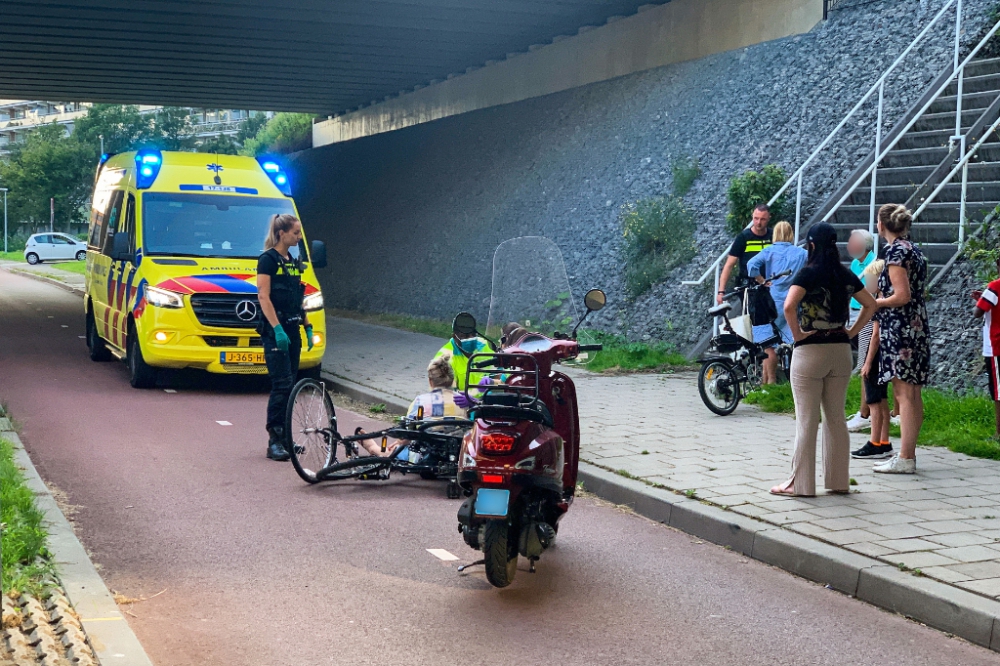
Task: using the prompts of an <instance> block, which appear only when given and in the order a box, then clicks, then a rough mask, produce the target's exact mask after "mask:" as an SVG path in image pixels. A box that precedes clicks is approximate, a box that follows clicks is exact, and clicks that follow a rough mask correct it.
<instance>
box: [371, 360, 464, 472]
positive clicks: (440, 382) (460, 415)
mask: <svg viewBox="0 0 1000 666" xmlns="http://www.w3.org/2000/svg"><path fill="white" fill-rule="evenodd" d="M427 383H428V385H429V386H430V391H428V392H427V393H421V394H420V395H418V396H417V397H416V398H414V399H413V402H411V403H410V407H409V409H407V410H406V419H407V420H408V421H417V420H421V421H442V420H448V419H464V418H465V417H466V414H465V410H464V409H462V408H461V407H459V406H458V404H457V403H456V402H455V398H456V396H457V395H458V394H457V393H455V391H453V390H452V385H453V384H454V383H455V372H454V370H452V367H451V355H450V354H442V355H441V356H435V357H434V358H433V359H432V360H431V362H430V365H428V366H427ZM361 432H363V431H359V432H358V434H361ZM361 445H362V446H363V447H364V448H365V451H367V452H368V453H370V454H371V455H373V456H388V455H392V453H393V452H394V451H395V450H396V448H397V447H398V446H401V445H402V446H405V445H406V440H399V441H397V442H393V443H392V444H391V445H389V446H387V447H386V450H385V452H384V453H383V452H382V443H381V442H376V441H375V440H372V439H364V440H361ZM400 455H401V456H405V455H406V451H403V452H402V453H401V454H400Z"/></svg>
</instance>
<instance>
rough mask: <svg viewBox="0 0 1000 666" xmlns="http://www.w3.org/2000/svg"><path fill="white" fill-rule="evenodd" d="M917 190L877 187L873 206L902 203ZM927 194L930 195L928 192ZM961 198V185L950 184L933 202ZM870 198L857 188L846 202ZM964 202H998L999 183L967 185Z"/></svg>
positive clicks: (864, 201)
mask: <svg viewBox="0 0 1000 666" xmlns="http://www.w3.org/2000/svg"><path fill="white" fill-rule="evenodd" d="M916 189H917V186H916V185H886V186H884V187H883V186H881V185H880V186H878V187H877V188H876V189H875V204H876V205H881V204H884V203H902V202H904V201H906V200H907V199H909V198H910V195H911V194H913V193H914V192H915V191H916ZM928 194H930V193H929V192H928ZM961 196H962V183H960V182H958V183H956V182H951V183H948V184H947V185H945V186H944V188H942V190H941V191H940V192H938V195H937V196H936V197H935V198H934V200H935V201H937V202H941V203H947V202H950V201H959V200H960V199H961ZM870 198H871V193H870V192H869V191H867V190H864V189H861V188H858V189H857V190H856V191H855V192H854V193H853V194H852V195H851V198H850V199H849V200H848V202H849V203H852V204H867V203H868V202H869V200H870ZM965 200H966V201H967V202H969V201H976V202H978V201H997V200H1000V182H995V181H989V182H985V183H969V184H968V187H967V189H966V194H965Z"/></svg>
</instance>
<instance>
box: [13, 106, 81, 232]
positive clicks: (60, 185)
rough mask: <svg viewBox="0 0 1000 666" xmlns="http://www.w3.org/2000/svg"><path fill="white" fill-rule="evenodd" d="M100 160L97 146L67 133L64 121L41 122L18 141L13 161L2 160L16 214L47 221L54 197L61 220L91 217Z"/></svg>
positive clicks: (15, 216)
mask: <svg viewBox="0 0 1000 666" xmlns="http://www.w3.org/2000/svg"><path fill="white" fill-rule="evenodd" d="M95 165H96V160H95V155H94V151H93V150H92V149H91V147H90V146H87V145H85V144H81V143H80V142H79V141H77V140H76V139H75V138H74V137H68V136H66V128H65V127H64V126H62V125H58V124H56V123H52V124H51V125H46V126H44V127H40V128H39V129H37V130H36V131H34V132H32V133H31V134H29V135H28V136H27V138H26V139H25V141H24V143H19V144H15V145H14V147H13V149H12V150H11V153H10V159H9V161H7V162H0V182H2V184H3V186H4V187H7V188H10V195H9V201H8V204H9V214H10V217H11V218H12V219H13V220H16V221H20V222H28V223H31V224H33V225H47V224H48V222H49V198H50V197H52V198H54V199H55V219H56V220H57V221H59V222H82V221H85V220H86V219H87V212H86V210H85V209H84V205H85V204H86V202H87V199H88V198H89V196H90V188H91V183H92V181H93V178H94V168H95Z"/></svg>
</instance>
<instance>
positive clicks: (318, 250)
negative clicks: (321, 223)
mask: <svg viewBox="0 0 1000 666" xmlns="http://www.w3.org/2000/svg"><path fill="white" fill-rule="evenodd" d="M309 257H310V258H311V259H312V265H313V268H326V243H324V242H323V241H319V240H314V241H313V242H312V250H311V251H310V252H309Z"/></svg>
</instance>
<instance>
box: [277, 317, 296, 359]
mask: <svg viewBox="0 0 1000 666" xmlns="http://www.w3.org/2000/svg"><path fill="white" fill-rule="evenodd" d="M274 342H275V344H277V345H278V349H280V350H281V351H283V352H285V353H286V354H287V353H288V345H289V344H291V342H292V341H291V340H289V339H288V333H285V329H284V327H283V326H282V325H281V324H278V325H277V326H275V327H274Z"/></svg>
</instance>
